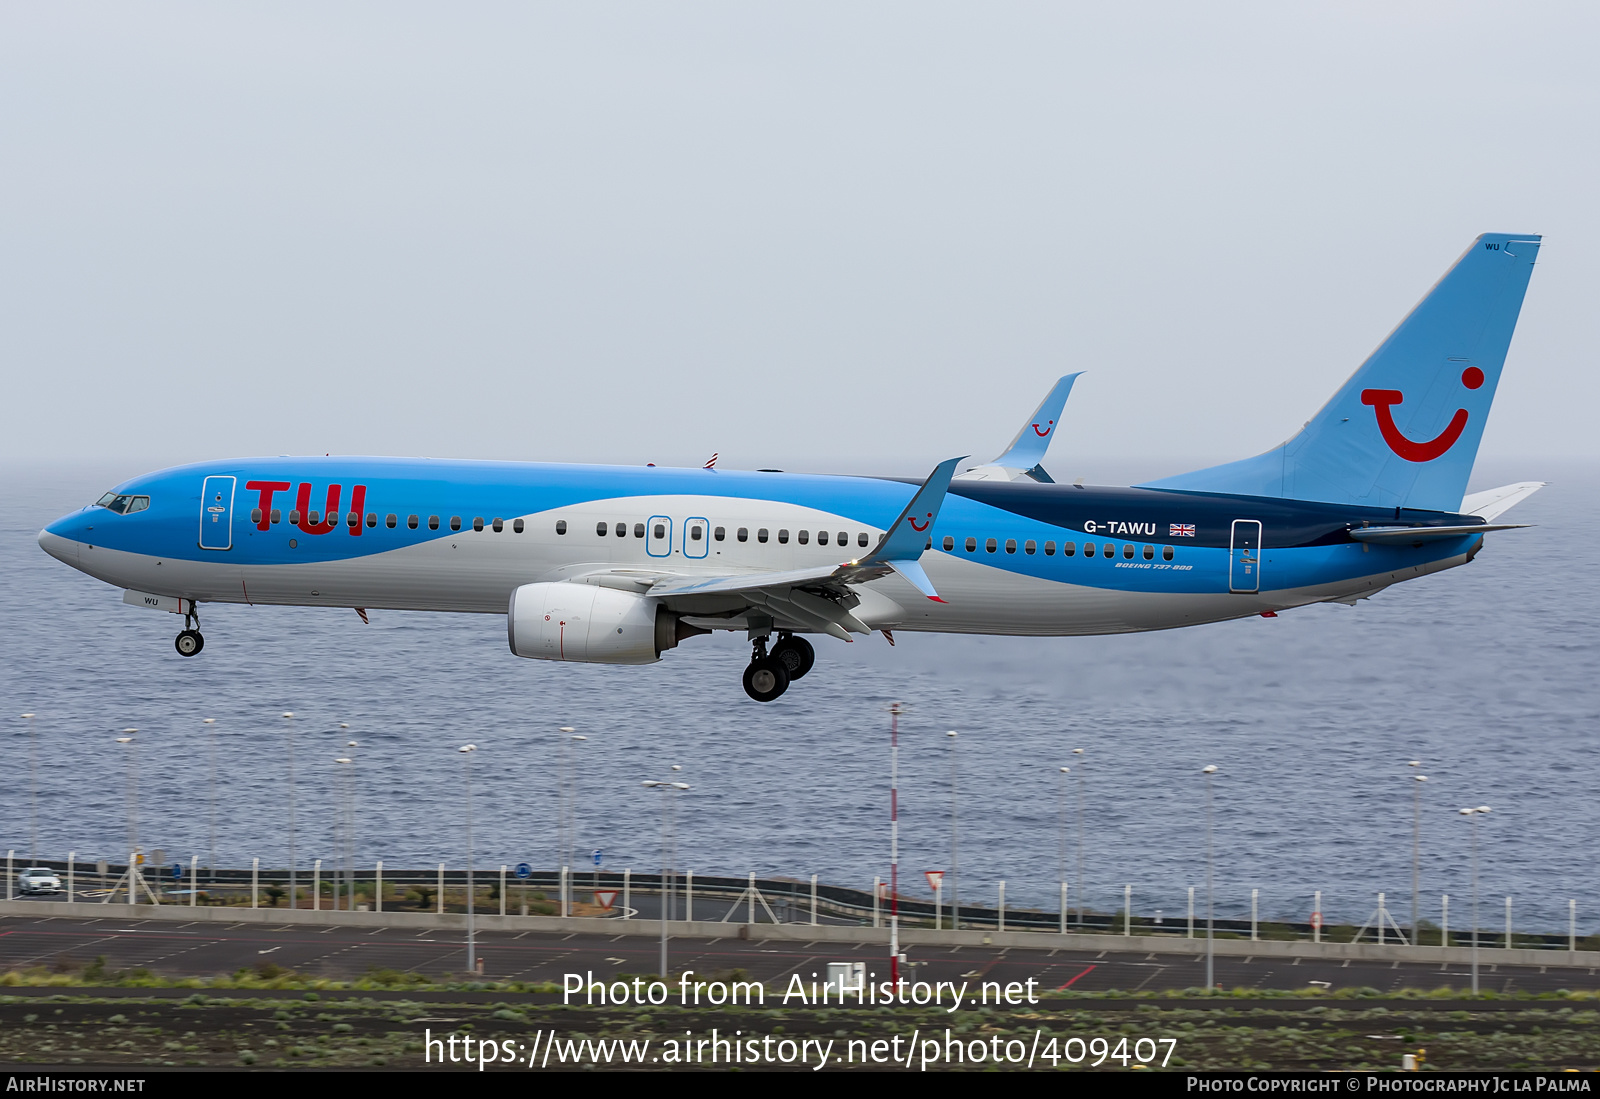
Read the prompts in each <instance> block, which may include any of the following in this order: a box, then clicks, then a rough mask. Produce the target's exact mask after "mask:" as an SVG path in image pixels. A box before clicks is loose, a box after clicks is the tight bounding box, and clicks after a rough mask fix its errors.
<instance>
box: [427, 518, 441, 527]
mask: <svg viewBox="0 0 1600 1099" xmlns="http://www.w3.org/2000/svg"><path fill="white" fill-rule="evenodd" d="M428 529H429V530H438V529H439V517H438V516H437V515H430V516H428Z"/></svg>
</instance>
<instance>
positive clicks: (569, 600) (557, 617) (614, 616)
mask: <svg viewBox="0 0 1600 1099" xmlns="http://www.w3.org/2000/svg"><path fill="white" fill-rule="evenodd" d="M709 632H710V631H709V630H702V629H697V628H695V627H694V626H690V625H688V624H686V623H683V622H680V621H679V619H678V616H677V615H675V614H673V613H672V612H671V611H668V610H666V609H665V608H663V607H662V606H661V605H660V602H659V601H658V600H654V599H647V598H645V597H644V596H642V595H635V594H634V593H632V592H626V591H617V590H616V589H615V588H602V587H597V586H595V585H593V584H577V583H572V582H560V583H553V584H524V585H522V587H520V588H518V589H517V590H516V591H514V592H512V593H511V605H510V607H509V608H508V609H507V612H506V636H507V640H509V641H510V643H511V651H512V652H513V653H514V654H516V655H517V656H526V657H530V658H532V659H534V660H572V661H582V662H584V663H589V664H653V663H655V662H656V661H657V660H660V659H661V654H662V653H663V652H665V651H666V650H667V649H672V648H676V647H677V644H678V642H679V641H680V640H681V639H682V638H684V637H688V636H691V635H693V634H699V633H709Z"/></svg>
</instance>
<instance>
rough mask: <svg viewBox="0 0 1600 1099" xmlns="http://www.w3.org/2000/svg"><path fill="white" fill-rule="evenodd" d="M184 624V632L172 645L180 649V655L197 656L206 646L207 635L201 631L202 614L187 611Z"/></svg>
mask: <svg viewBox="0 0 1600 1099" xmlns="http://www.w3.org/2000/svg"><path fill="white" fill-rule="evenodd" d="M183 625H184V629H183V632H182V633H180V634H178V636H177V638H176V639H175V640H174V641H173V642H172V647H173V648H174V649H177V650H178V655H179V656H195V655H197V654H198V653H199V652H200V650H201V649H203V648H205V647H206V639H205V636H204V635H203V634H201V632H200V615H199V614H198V613H197V612H195V611H185V612H184V615H183Z"/></svg>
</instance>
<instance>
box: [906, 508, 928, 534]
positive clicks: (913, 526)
mask: <svg viewBox="0 0 1600 1099" xmlns="http://www.w3.org/2000/svg"><path fill="white" fill-rule="evenodd" d="M906 522H908V523H910V524H911V529H912V530H914V531H916V532H917V533H918V534H921V533H922V532H923V531H925V530H927V529H928V524H929V523H931V522H933V512H931V511H930V512H928V517H927V518H926V519H924V520H923V521H922V525H921V526H920V527H919V526H918V525H917V521H916V520H915V519H907V520H906Z"/></svg>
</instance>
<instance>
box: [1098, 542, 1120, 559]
mask: <svg viewBox="0 0 1600 1099" xmlns="http://www.w3.org/2000/svg"><path fill="white" fill-rule="evenodd" d="M1116 555H1117V547H1116V546H1113V545H1112V544H1111V543H1110V542H1107V543H1106V544H1105V545H1103V546H1101V547H1100V556H1101V557H1115V556H1116Z"/></svg>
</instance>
